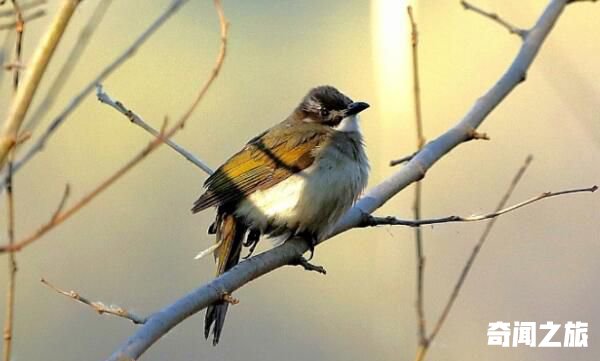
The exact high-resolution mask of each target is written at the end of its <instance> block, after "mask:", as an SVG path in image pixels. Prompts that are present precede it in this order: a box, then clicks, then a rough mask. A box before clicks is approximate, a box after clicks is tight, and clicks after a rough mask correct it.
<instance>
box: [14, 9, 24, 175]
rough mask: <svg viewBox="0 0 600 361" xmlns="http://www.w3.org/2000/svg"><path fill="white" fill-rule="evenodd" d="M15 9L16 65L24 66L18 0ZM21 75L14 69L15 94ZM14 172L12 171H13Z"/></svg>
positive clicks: (22, 26)
mask: <svg viewBox="0 0 600 361" xmlns="http://www.w3.org/2000/svg"><path fill="white" fill-rule="evenodd" d="M12 4H13V8H14V10H15V17H16V20H15V23H14V24H15V26H14V28H15V32H16V33H17V42H16V44H15V63H16V64H22V62H23V61H22V55H23V31H24V30H25V20H23V13H22V12H21V8H20V7H19V2H18V1H17V0H12ZM20 74H21V69H20V67H18V66H17V67H15V68H14V69H13V88H14V89H15V93H16V92H17V90H18V88H19V76H20ZM11 172H12V170H11Z"/></svg>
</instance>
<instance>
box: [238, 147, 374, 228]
mask: <svg viewBox="0 0 600 361" xmlns="http://www.w3.org/2000/svg"><path fill="white" fill-rule="evenodd" d="M338 145H339V144H338ZM368 168H369V166H368V161H367V158H366V156H365V154H364V150H363V148H362V144H361V143H358V151H354V152H349V154H347V153H346V151H345V149H344V147H341V148H340V147H339V146H331V147H328V148H327V149H322V150H321V152H320V155H319V156H318V157H317V158H316V159H315V161H314V163H313V164H312V165H311V166H310V167H308V168H306V169H304V170H303V171H301V172H298V173H295V174H293V175H291V176H290V177H288V178H287V179H285V180H283V181H281V182H279V183H277V184H276V185H274V186H272V187H270V188H268V189H262V190H257V191H255V192H253V193H251V194H249V195H248V196H247V198H246V199H244V200H243V201H242V202H240V204H239V206H238V208H237V210H236V214H237V215H239V216H242V217H245V218H246V219H247V220H248V221H249V222H250V223H251V224H252V226H254V227H258V228H260V229H261V230H263V232H274V233H275V234H278V235H279V234H283V233H287V234H290V233H298V232H303V231H308V232H310V233H312V234H314V235H315V236H316V237H319V236H320V235H322V234H323V233H324V232H325V231H326V230H327V229H328V227H329V226H331V225H333V224H334V223H335V222H336V221H337V220H338V219H339V218H340V217H341V216H342V215H343V214H344V213H345V212H346V211H347V210H348V209H349V208H350V207H351V206H352V204H353V203H354V201H355V200H356V199H357V198H358V196H359V195H360V193H361V192H362V190H363V189H364V187H365V186H366V183H367V177H368Z"/></svg>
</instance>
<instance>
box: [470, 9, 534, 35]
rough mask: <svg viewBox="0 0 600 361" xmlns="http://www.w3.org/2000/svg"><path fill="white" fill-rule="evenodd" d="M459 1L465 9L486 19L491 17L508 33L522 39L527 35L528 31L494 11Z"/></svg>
mask: <svg viewBox="0 0 600 361" xmlns="http://www.w3.org/2000/svg"><path fill="white" fill-rule="evenodd" d="M460 3H461V5H462V6H463V7H464V8H465V10H471V11H473V12H476V13H477V14H479V15H482V16H484V17H486V18H488V19H491V20H492V21H494V22H496V23H498V25H500V26H502V27H503V28H505V29H506V30H508V32H509V33H511V34H516V35H518V36H520V37H521V39H524V38H525V37H526V36H527V33H528V32H527V30H524V29H521V28H518V27H516V26H514V25H512V24H511V23H509V22H508V21H506V20H504V19H503V18H501V17H500V16H499V15H498V14H496V13H492V12H488V11H485V10H483V9H481V8H479V7H477V6H475V5H472V4H470V3H468V2H467V1H465V0H462V1H461V2H460Z"/></svg>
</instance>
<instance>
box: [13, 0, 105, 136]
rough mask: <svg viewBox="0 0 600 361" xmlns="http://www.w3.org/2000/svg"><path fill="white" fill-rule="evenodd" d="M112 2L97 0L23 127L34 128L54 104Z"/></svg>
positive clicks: (26, 128)
mask: <svg viewBox="0 0 600 361" xmlns="http://www.w3.org/2000/svg"><path fill="white" fill-rule="evenodd" d="M111 4H112V0H103V1H99V2H98V4H97V5H96V8H95V9H94V11H93V13H92V15H91V16H90V18H89V19H88V21H87V22H86V24H85V26H84V27H83V29H81V31H80V32H79V36H78V37H77V40H76V41H75V44H74V45H73V48H72V49H71V50H70V51H69V55H68V56H67V60H65V62H64V63H63V65H62V66H61V68H60V70H59V72H58V74H57V75H56V76H55V77H54V80H53V81H52V84H51V85H50V87H49V88H48V90H47V91H46V96H45V98H44V100H43V101H42V102H41V103H40V105H38V106H37V107H36V108H35V111H34V112H33V114H32V115H31V116H30V117H28V119H27V121H26V122H25V125H24V126H23V129H25V130H29V131H31V130H32V129H34V128H35V127H36V126H37V124H39V121H40V120H41V118H42V116H43V115H45V114H46V113H47V111H48V109H49V108H50V107H51V106H52V105H53V104H54V101H55V100H56V98H57V97H58V95H59V94H60V93H61V91H62V89H63V87H64V85H65V84H66V83H67V81H68V80H69V78H70V76H71V74H72V73H73V70H75V68H76V67H77V63H78V62H79V61H80V60H81V58H82V56H81V55H82V54H83V52H84V51H85V49H86V48H87V45H88V44H89V42H90V39H91V38H92V35H93V34H94V32H95V31H96V28H97V27H98V25H99V24H100V22H102V19H103V18H104V14H106V11H107V10H108V8H109V7H110V5H111Z"/></svg>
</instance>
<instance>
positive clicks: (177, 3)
mask: <svg viewBox="0 0 600 361" xmlns="http://www.w3.org/2000/svg"><path fill="white" fill-rule="evenodd" d="M188 1H189V0H173V1H172V2H171V4H170V5H169V6H168V7H167V9H165V11H164V12H163V13H162V14H160V15H159V16H158V18H156V20H154V22H153V23H152V24H150V26H149V27H148V28H147V29H146V30H144V32H143V33H142V34H140V36H139V37H138V38H137V39H136V40H135V41H134V42H133V43H132V44H131V45H130V46H129V47H128V48H127V49H125V51H123V53H121V54H120V55H119V56H118V57H117V58H116V59H115V60H114V61H113V62H112V63H110V64H109V65H107V66H106V67H105V68H104V69H103V70H102V71H101V72H100V73H99V74H98V75H97V76H96V77H95V78H94V79H93V80H92V81H90V82H89V83H88V84H87V85H86V86H85V87H84V88H83V89H82V90H81V91H80V92H79V93H78V94H77V95H76V96H75V97H73V98H72V99H71V101H70V102H69V105H67V107H66V108H65V109H63V110H62V112H61V113H60V114H59V115H58V116H57V117H56V118H54V119H53V120H52V121H51V122H50V125H48V128H46V130H45V131H44V133H43V134H42V135H41V136H40V137H39V138H38V139H37V140H36V142H35V143H34V144H33V145H32V146H31V148H29V149H28V150H27V152H26V153H25V155H23V156H22V157H21V158H20V159H19V160H17V161H16V162H15V164H14V169H13V171H14V172H15V173H16V172H18V171H19V170H20V169H21V168H22V167H23V165H25V164H26V163H27V162H29V160H31V158H33V157H34V156H35V155H36V154H37V153H39V152H40V151H42V150H43V149H44V146H45V145H46V142H47V141H48V139H50V137H51V136H52V135H54V132H55V131H56V130H57V129H58V128H59V127H60V126H61V125H62V124H63V123H64V121H65V120H66V119H67V118H68V116H69V115H71V113H72V112H73V111H74V110H75V109H76V108H77V107H78V106H79V104H81V102H82V101H83V99H85V97H86V96H87V95H88V94H89V93H91V92H92V91H93V90H94V89H95V87H96V84H98V83H100V82H102V81H103V80H104V79H106V78H107V77H108V76H109V75H110V74H112V73H113V72H114V71H115V70H116V69H117V68H119V66H121V65H122V64H123V63H124V62H125V61H126V60H128V59H129V58H130V57H132V56H133V55H134V54H135V53H136V52H137V50H138V49H139V48H140V46H142V44H144V43H145V42H146V40H148V38H150V36H151V35H153V34H154V33H155V32H156V30H158V29H159V28H160V27H161V25H163V23H164V22H165V21H166V20H167V19H169V18H170V17H171V16H172V15H173V14H174V13H175V12H177V10H179V8H180V7H181V6H182V5H183V4H185V3H187V2H188ZM5 185H6V181H5V179H3V180H2V182H1V183H0V190H1V189H2V188H4V186H5Z"/></svg>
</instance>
